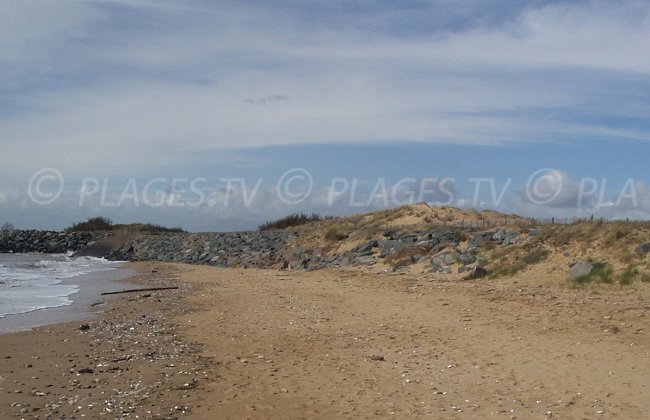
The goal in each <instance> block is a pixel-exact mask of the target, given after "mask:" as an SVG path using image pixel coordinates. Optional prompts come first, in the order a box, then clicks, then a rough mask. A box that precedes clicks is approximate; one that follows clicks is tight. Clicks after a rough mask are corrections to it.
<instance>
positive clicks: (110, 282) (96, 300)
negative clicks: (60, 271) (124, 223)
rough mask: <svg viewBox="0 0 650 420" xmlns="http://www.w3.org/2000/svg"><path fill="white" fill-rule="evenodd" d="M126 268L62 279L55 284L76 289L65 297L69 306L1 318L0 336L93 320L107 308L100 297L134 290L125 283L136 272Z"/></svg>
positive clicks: (131, 285) (130, 285)
mask: <svg viewBox="0 0 650 420" xmlns="http://www.w3.org/2000/svg"><path fill="white" fill-rule="evenodd" d="M128 264H129V263H121V264H120V265H119V266H117V267H115V268H114V269H111V270H103V271H95V272H91V273H86V274H82V275H79V276H75V277H70V278H64V279H61V281H60V282H59V283H57V284H60V285H75V286H77V287H78V291H77V292H75V293H73V294H71V295H68V296H67V297H68V299H70V300H71V301H72V303H70V304H69V305H62V306H55V307H48V308H41V309H35V310H32V311H29V312H23V313H18V314H9V315H6V316H5V317H4V318H0V335H2V334H11V333H14V332H20V331H29V330H33V329H34V328H36V327H41V326H44V325H50V324H61V323H66V322H72V321H81V320H84V319H91V318H93V317H96V316H97V315H98V314H101V312H102V310H103V308H104V307H105V306H106V305H105V302H106V301H107V299H106V298H105V297H104V296H101V293H103V292H107V291H111V290H113V289H124V288H129V287H134V286H135V285H134V284H132V283H129V282H128V279H129V278H131V277H134V276H135V275H137V271H136V270H134V269H130V268H127V267H126V266H127V265H128Z"/></svg>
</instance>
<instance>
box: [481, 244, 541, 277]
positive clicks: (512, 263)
mask: <svg viewBox="0 0 650 420" xmlns="http://www.w3.org/2000/svg"><path fill="white" fill-rule="evenodd" d="M548 255H549V251H548V250H547V249H545V248H542V247H541V246H538V245H534V244H531V245H530V246H524V247H522V248H521V249H520V250H517V251H515V252H511V251H510V250H503V251H502V252H501V253H495V254H493V256H492V259H494V260H496V263H495V264H494V265H493V266H492V267H491V270H490V271H491V277H494V278H496V277H504V276H512V275H515V274H517V273H518V272H520V271H521V270H523V269H525V268H526V267H528V266H530V265H533V264H537V263H538V262H541V261H544V260H545V259H546V258H547V257H548Z"/></svg>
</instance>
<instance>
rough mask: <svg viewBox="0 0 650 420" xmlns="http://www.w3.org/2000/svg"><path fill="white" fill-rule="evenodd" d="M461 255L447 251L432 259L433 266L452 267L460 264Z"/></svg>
mask: <svg viewBox="0 0 650 420" xmlns="http://www.w3.org/2000/svg"><path fill="white" fill-rule="evenodd" d="M459 258H460V254H459V253H458V252H456V251H445V252H442V253H440V254H438V255H435V256H434V257H433V258H431V265H432V266H435V265H441V266H445V265H451V264H455V263H456V262H458V260H459Z"/></svg>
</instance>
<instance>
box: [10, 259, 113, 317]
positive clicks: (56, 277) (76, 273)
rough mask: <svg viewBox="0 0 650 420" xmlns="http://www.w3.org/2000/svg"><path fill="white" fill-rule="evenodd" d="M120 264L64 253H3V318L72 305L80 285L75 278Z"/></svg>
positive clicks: (107, 269)
mask: <svg viewBox="0 0 650 420" xmlns="http://www.w3.org/2000/svg"><path fill="white" fill-rule="evenodd" d="M118 265H119V262H113V261H107V260H104V259H101V258H93V257H71V256H68V255H63V254H0V318H5V317H6V316H7V315H12V314H24V313H28V312H32V311H36V310H39V309H47V308H57V307H61V306H67V305H71V304H72V303H73V299H74V294H75V293H77V292H79V287H80V286H79V284H75V278H77V277H79V280H81V277H82V276H84V275H86V274H91V273H98V272H105V271H112V270H116V269H117V267H118ZM62 283H64V284H62ZM0 322H1V321H0Z"/></svg>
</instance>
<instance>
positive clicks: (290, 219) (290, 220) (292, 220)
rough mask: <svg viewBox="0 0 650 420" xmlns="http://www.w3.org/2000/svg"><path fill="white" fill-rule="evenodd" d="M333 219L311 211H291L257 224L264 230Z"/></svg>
mask: <svg viewBox="0 0 650 420" xmlns="http://www.w3.org/2000/svg"><path fill="white" fill-rule="evenodd" d="M328 219H333V217H331V216H327V217H323V216H321V215H320V214H316V213H312V214H306V213H293V214H290V215H288V216H286V217H283V218H282V219H278V220H274V221H270V222H266V223H264V224H261V225H259V226H258V229H259V230H261V231H265V230H280V229H286V228H289V227H294V226H300V225H304V224H307V223H311V222H320V221H322V220H328Z"/></svg>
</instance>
